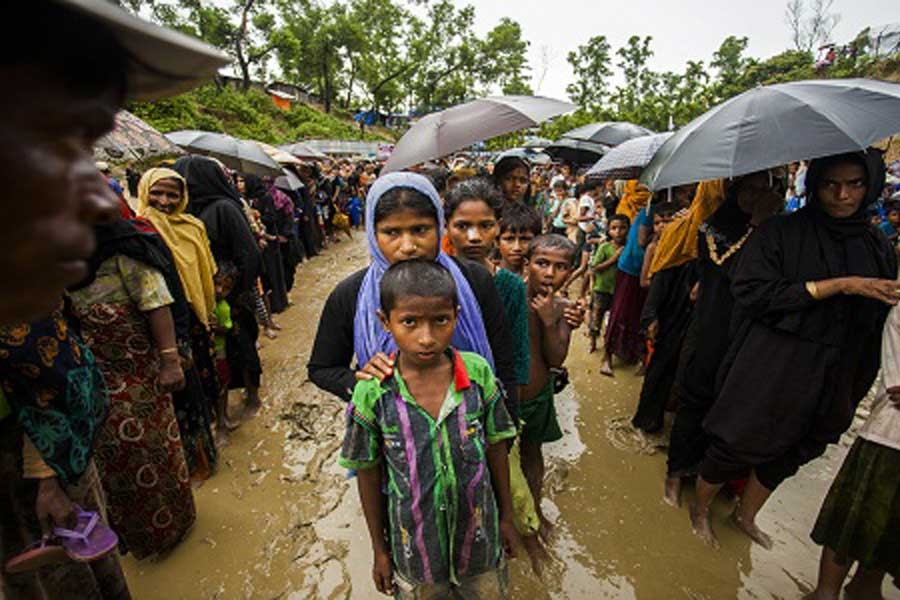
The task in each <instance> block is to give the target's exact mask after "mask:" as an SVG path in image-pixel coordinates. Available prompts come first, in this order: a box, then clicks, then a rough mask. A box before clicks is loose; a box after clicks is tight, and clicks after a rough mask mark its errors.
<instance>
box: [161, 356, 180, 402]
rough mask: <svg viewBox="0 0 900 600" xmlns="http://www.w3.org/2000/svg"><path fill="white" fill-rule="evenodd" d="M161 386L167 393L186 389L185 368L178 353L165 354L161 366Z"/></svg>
mask: <svg viewBox="0 0 900 600" xmlns="http://www.w3.org/2000/svg"><path fill="white" fill-rule="evenodd" d="M170 357H171V358H170ZM159 388H160V389H161V390H162V391H163V392H165V393H168V392H179V391H181V390H183V389H184V370H182V368H181V358H179V356H178V355H177V354H167V355H164V356H163V359H162V364H161V365H160V368H159Z"/></svg>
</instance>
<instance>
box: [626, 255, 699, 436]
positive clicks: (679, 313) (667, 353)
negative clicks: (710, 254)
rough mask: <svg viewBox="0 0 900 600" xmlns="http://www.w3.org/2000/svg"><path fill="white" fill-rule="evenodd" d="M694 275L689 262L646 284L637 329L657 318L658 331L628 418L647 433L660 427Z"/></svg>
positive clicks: (689, 306)
mask: <svg viewBox="0 0 900 600" xmlns="http://www.w3.org/2000/svg"><path fill="white" fill-rule="evenodd" d="M694 278H695V276H694V265H693V262H690V263H685V264H683V265H679V266H677V267H671V268H669V269H663V270H662V271H659V272H658V273H656V274H655V275H654V276H653V279H652V280H651V283H650V291H649V293H648V294H647V301H646V302H645V303H644V310H643V312H642V313H641V328H642V329H644V330H646V329H647V327H648V326H649V325H650V324H651V323H652V322H654V321H658V322H659V330H658V333H657V336H656V342H655V345H654V349H653V356H652V357H651V358H650V364H649V366H648V367H647V374H646V375H645V377H644V384H643V386H642V387H641V396H640V400H639V401H638V407H637V411H636V412H635V415H634V418H633V419H632V420H631V424H632V425H634V426H635V427H637V428H639V429H642V430H644V431H646V432H647V433H654V432H656V431H659V430H660V429H662V426H663V417H664V414H665V410H666V405H667V404H668V402H669V398H670V397H671V394H672V385H673V384H674V383H675V373H676V370H677V367H678V357H679V355H680V353H681V345H682V341H683V340H684V334H685V332H686V331H687V327H688V323H689V322H690V318H691V311H692V309H693V305H692V304H691V300H690V295H691V288H692V287H693V285H694Z"/></svg>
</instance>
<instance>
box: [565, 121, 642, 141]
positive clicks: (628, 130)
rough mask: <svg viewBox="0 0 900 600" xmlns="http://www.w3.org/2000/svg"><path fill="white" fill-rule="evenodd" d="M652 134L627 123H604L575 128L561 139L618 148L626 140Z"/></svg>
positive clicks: (638, 126)
mask: <svg viewBox="0 0 900 600" xmlns="http://www.w3.org/2000/svg"><path fill="white" fill-rule="evenodd" d="M652 133H653V132H652V131H650V130H649V129H647V128H646V127H641V126H640V125H635V124H634V123H629V122H627V121H606V122H602V123H590V124H588V125H582V126H581V127H576V128H575V129H571V130H569V131H567V132H565V133H564V134H562V137H564V138H569V139H571V140H581V141H582V142H594V143H595V144H603V145H604V146H618V145H619V144H621V143H623V142H627V141H628V140H631V139H634V138H636V137H642V136H645V135H651V134H652Z"/></svg>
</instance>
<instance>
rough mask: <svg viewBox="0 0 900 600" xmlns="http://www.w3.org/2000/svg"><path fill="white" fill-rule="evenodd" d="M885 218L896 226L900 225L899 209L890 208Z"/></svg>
mask: <svg viewBox="0 0 900 600" xmlns="http://www.w3.org/2000/svg"><path fill="white" fill-rule="evenodd" d="M887 220H888V221H890V223H891V225H893V226H894V227H896V226H897V225H900V209H896V208H895V209H891V210H889V211H888V214H887Z"/></svg>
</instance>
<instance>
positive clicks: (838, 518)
mask: <svg viewBox="0 0 900 600" xmlns="http://www.w3.org/2000/svg"><path fill="white" fill-rule="evenodd" d="M895 410H896V409H895ZM898 490H900V450H896V449H894V448H889V447H887V446H882V445H881V444H876V443H875V442H870V441H868V440H866V439H863V438H857V440H856V441H855V442H854V444H853V447H852V448H851V449H850V452H849V454H847V458H845V459H844V463H843V464H842V465H841V470H840V471H839V472H838V475H837V477H836V478H835V480H834V483H832V484H831V488H830V489H829V490H828V495H827V496H826V497H825V501H824V502H823V504H822V509H821V511H819V516H818V518H817V519H816V524H815V526H814V528H813V530H812V534H811V537H812V539H813V541H814V542H815V543H817V544H819V545H820V546H826V547H828V548H830V549H831V550H833V551H834V552H835V554H836V555H837V559H838V560H839V561H841V562H842V563H844V564H848V563H852V562H853V561H859V567H861V568H864V569H869V570H876V569H877V570H882V571H885V572H886V573H888V574H890V575H891V576H892V577H893V578H894V579H895V580H897V579H900V494H898Z"/></svg>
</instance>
